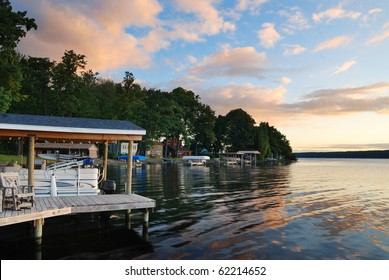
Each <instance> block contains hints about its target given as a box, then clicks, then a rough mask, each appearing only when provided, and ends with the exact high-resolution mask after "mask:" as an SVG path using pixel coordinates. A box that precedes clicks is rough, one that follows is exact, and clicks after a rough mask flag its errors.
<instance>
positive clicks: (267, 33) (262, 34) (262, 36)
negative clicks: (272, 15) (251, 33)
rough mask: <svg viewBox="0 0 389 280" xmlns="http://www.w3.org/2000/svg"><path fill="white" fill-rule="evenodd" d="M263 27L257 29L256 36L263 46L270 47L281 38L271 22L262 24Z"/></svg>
mask: <svg viewBox="0 0 389 280" xmlns="http://www.w3.org/2000/svg"><path fill="white" fill-rule="evenodd" d="M262 27H263V29H262V30H260V31H258V38H259V40H260V41H261V44H262V46H264V47H265V48H272V47H274V46H275V44H276V43H277V42H278V41H279V40H281V39H282V37H281V35H280V34H278V32H277V31H276V29H275V28H274V24H273V23H264V24H262Z"/></svg>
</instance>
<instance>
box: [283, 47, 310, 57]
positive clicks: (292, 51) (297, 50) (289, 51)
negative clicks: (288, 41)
mask: <svg viewBox="0 0 389 280" xmlns="http://www.w3.org/2000/svg"><path fill="white" fill-rule="evenodd" d="M284 49H285V50H284V52H283V54H284V55H285V56H290V55H298V54H302V53H303V52H305V51H306V50H307V49H306V48H304V47H302V46H300V45H284Z"/></svg>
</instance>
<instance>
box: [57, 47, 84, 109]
mask: <svg viewBox="0 0 389 280" xmlns="http://www.w3.org/2000/svg"><path fill="white" fill-rule="evenodd" d="M85 66H86V61H85V55H82V54H76V53H75V52H74V51H73V50H70V51H65V54H64V55H63V56H62V61H61V62H60V63H58V64H57V65H56V66H55V67H54V70H53V90H54V92H53V101H54V106H53V108H52V111H51V113H50V114H51V115H61V116H76V115H77V112H79V111H80V110H81V108H80V102H79V101H80V98H81V91H80V89H81V84H82V79H81V77H80V76H79V73H78V71H81V70H83V69H85Z"/></svg>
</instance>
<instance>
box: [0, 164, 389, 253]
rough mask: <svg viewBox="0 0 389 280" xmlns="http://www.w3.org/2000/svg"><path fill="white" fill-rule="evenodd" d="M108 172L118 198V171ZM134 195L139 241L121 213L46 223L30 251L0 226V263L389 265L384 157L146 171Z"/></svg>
mask: <svg viewBox="0 0 389 280" xmlns="http://www.w3.org/2000/svg"><path fill="white" fill-rule="evenodd" d="M109 168H110V169H109V172H108V177H109V178H110V179H114V180H116V181H117V183H118V185H119V188H118V192H123V191H124V180H125V171H126V167H125V166H124V165H115V166H110V167H109ZM133 191H134V192H135V193H138V194H140V195H144V196H147V197H150V198H153V199H155V200H156V202H157V208H156V209H155V211H154V213H153V214H151V216H150V224H149V230H148V241H147V242H146V241H145V240H144V239H142V238H141V237H142V214H141V213H140V212H135V211H134V215H133V219H132V224H133V229H132V230H131V231H129V230H128V229H126V228H125V227H124V216H123V214H122V213H111V216H110V217H109V218H107V216H108V215H106V217H105V218H107V219H101V218H100V216H99V214H94V215H91V214H88V215H78V216H68V217H62V218H55V219H46V224H45V226H44V244H43V245H42V248H40V250H38V251H37V250H35V249H33V248H32V247H31V246H29V245H28V244H29V243H27V241H23V240H21V239H22V238H23V237H22V236H25V234H23V235H21V234H16V235H15V234H14V233H13V234H12V235H11V234H10V233H9V232H10V229H11V228H12V227H13V228H12V232H15V229H18V232H23V229H24V228H25V227H26V226H25V225H24V226H23V225H17V226H12V227H8V229H7V230H8V232H4V231H5V230H4V229H1V230H2V231H3V232H0V233H1V235H0V236H3V237H4V238H5V237H6V238H7V240H8V241H7V244H9V246H8V245H4V242H3V241H2V245H1V248H0V251H1V254H2V259H8V258H11V259H19V258H22V259H23V258H43V259H217V260H219V259H220V260H221V259H288V260H290V259H305V260H307V259H315V260H320V259H331V260H336V259H386V260H388V259H389V160H383V159H380V160H375V159H363V160H359V159H301V160H299V161H298V162H296V163H292V164H286V165H259V166H243V167H241V166H218V165H211V166H207V167H186V166H182V165H181V164H174V165H168V164H156V165H146V166H143V168H136V169H134V174H133ZM103 216H104V215H103ZM102 221H103V222H102ZM23 233H25V232H23ZM21 242H25V245H26V246H24V247H25V249H22V250H21V251H20V252H13V251H11V248H12V246H15V243H18V244H21Z"/></svg>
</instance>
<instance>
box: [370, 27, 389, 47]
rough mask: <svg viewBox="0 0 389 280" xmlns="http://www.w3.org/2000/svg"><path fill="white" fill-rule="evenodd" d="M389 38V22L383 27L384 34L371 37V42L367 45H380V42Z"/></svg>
mask: <svg viewBox="0 0 389 280" xmlns="http://www.w3.org/2000/svg"><path fill="white" fill-rule="evenodd" d="M387 38H389V22H387V23H386V24H384V26H383V27H382V32H381V33H379V34H377V35H375V36H373V37H371V38H370V39H369V40H367V41H366V44H368V45H372V44H378V43H379V42H381V41H383V40H385V39H387Z"/></svg>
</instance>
